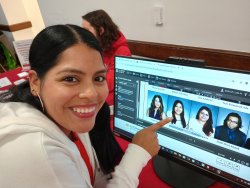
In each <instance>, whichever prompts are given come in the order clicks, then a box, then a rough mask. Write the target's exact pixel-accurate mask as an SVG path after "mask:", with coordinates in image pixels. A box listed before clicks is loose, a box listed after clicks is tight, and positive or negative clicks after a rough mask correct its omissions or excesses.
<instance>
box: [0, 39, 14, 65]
mask: <svg viewBox="0 0 250 188" xmlns="http://www.w3.org/2000/svg"><path fill="white" fill-rule="evenodd" d="M0 47H1V48H2V51H3V55H4V57H5V59H6V64H5V65H4V66H5V67H6V68H7V70H12V69H15V68H16V65H17V64H16V60H15V59H14V57H13V56H12V55H11V53H10V51H9V50H8V49H7V48H6V47H5V45H4V44H3V43H2V42H0Z"/></svg>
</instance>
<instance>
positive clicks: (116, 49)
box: [82, 10, 131, 106]
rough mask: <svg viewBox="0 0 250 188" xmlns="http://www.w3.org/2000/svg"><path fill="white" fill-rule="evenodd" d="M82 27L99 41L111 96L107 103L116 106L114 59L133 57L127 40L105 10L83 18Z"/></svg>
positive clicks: (88, 14) (93, 12) (90, 13)
mask: <svg viewBox="0 0 250 188" xmlns="http://www.w3.org/2000/svg"><path fill="white" fill-rule="evenodd" d="M82 19H83V21H82V27H83V28H85V29H87V30H89V31H90V32H91V33H93V34H94V35H95V37H96V38H97V39H98V40H99V42H100V44H101V47H102V49H103V62H104V64H105V65H106V67H107V69H108V72H107V82H108V88H109V95H108V97H107V100H106V101H107V103H108V104H109V105H110V106H112V105H114V58H115V55H122V56H131V51H130V50H129V47H128V43H127V40H126V38H125V36H124V35H123V34H122V32H121V31H120V30H119V28H118V26H117V25H116V24H115V23H114V22H113V20H112V19H111V17H110V16H109V15H108V14H107V13H106V12H105V11H104V10H95V11H92V12H89V13H87V14H85V15H83V16H82Z"/></svg>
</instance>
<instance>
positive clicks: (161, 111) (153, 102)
mask: <svg viewBox="0 0 250 188" xmlns="http://www.w3.org/2000/svg"><path fill="white" fill-rule="evenodd" d="M156 98H159V102H160V103H161V106H160V108H159V109H158V110H159V112H160V114H161V116H162V113H163V111H164V105H163V101H162V97H161V96H160V95H155V96H154V97H153V99H152V101H151V104H150V107H149V113H150V112H154V110H155V99H156ZM161 118H162V117H161Z"/></svg>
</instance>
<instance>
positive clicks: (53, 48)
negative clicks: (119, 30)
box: [0, 25, 122, 173]
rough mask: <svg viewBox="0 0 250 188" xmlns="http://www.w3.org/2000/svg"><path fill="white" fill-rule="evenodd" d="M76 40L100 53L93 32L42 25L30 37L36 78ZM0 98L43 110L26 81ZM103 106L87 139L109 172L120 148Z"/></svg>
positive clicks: (119, 157) (119, 156)
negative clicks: (39, 29) (37, 32)
mask: <svg viewBox="0 0 250 188" xmlns="http://www.w3.org/2000/svg"><path fill="white" fill-rule="evenodd" d="M78 43H83V44H85V45H87V46H88V47H90V48H92V49H95V50H96V51H98V52H99V53H100V54H102V48H101V46H100V44H99V42H98V40H97V39H96V38H95V36H94V35H93V34H92V33H91V32H89V31H87V30H86V29H83V28H81V27H79V26H76V25H54V26H50V27H47V28H45V29H43V30H42V31H41V32H40V33H39V34H38V35H37V36H36V37H35V38H34V40H33V42H32V44H31V47H30V52H29V62H30V66H31V69H32V70H34V71H35V72H36V73H37V75H38V77H39V79H43V77H44V76H45V75H46V73H47V72H48V71H49V70H50V69H52V68H53V67H54V66H55V65H56V64H57V63H58V61H57V60H58V58H59V57H60V55H61V54H62V53H63V52H64V51H65V50H66V49H68V48H70V47H72V46H73V45H75V44H78ZM0 101H1V102H24V103H28V104H30V105H32V106H34V107H35V108H37V109H39V110H40V111H41V112H43V110H42V106H41V103H40V101H39V99H38V97H35V96H33V95H32V94H31V92H30V86H29V82H28V81H26V82H23V83H22V84H20V85H17V86H15V87H13V88H12V89H10V90H9V91H8V92H6V93H3V94H1V95H0ZM107 107H108V106H107V104H106V103H105V104H104V105H103V107H102V108H101V110H100V111H99V113H98V115H97V119H96V123H95V126H94V128H93V130H92V131H91V132H90V139H91V141H92V143H93V147H94V149H95V151H96V153H97V157H98V159H99V161H100V165H101V168H102V170H103V171H104V172H105V173H109V172H111V171H112V170H113V169H114V166H115V165H116V164H117V162H118V161H119V160H120V159H121V156H122V150H121V148H120V146H119V145H118V143H117V142H116V140H115V138H114V135H113V133H112V131H111V128H110V123H109V111H108V109H107ZM104 151H105V152H104Z"/></svg>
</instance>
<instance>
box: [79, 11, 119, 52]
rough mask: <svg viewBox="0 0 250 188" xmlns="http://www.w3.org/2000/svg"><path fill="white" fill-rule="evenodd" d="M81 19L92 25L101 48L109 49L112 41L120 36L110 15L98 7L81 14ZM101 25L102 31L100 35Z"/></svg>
mask: <svg viewBox="0 0 250 188" xmlns="http://www.w3.org/2000/svg"><path fill="white" fill-rule="evenodd" d="M82 19H84V20H86V21H88V22H89V23H90V24H91V25H92V27H94V29H95V30H96V33H97V35H98V38H99V40H100V42H101V46H102V48H103V50H104V51H108V50H111V48H112V43H113V42H114V41H116V40H117V39H118V38H119V37H120V36H119V28H118V26H117V25H116V24H115V23H114V22H113V20H112V19H111V17H110V16H109V15H108V14H107V13H106V12H105V11H104V10H101V9H100V10H95V11H92V12H89V13H87V14H85V15H83V16H82ZM101 27H103V29H104V33H102V34H101V35H100V32H101Z"/></svg>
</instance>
